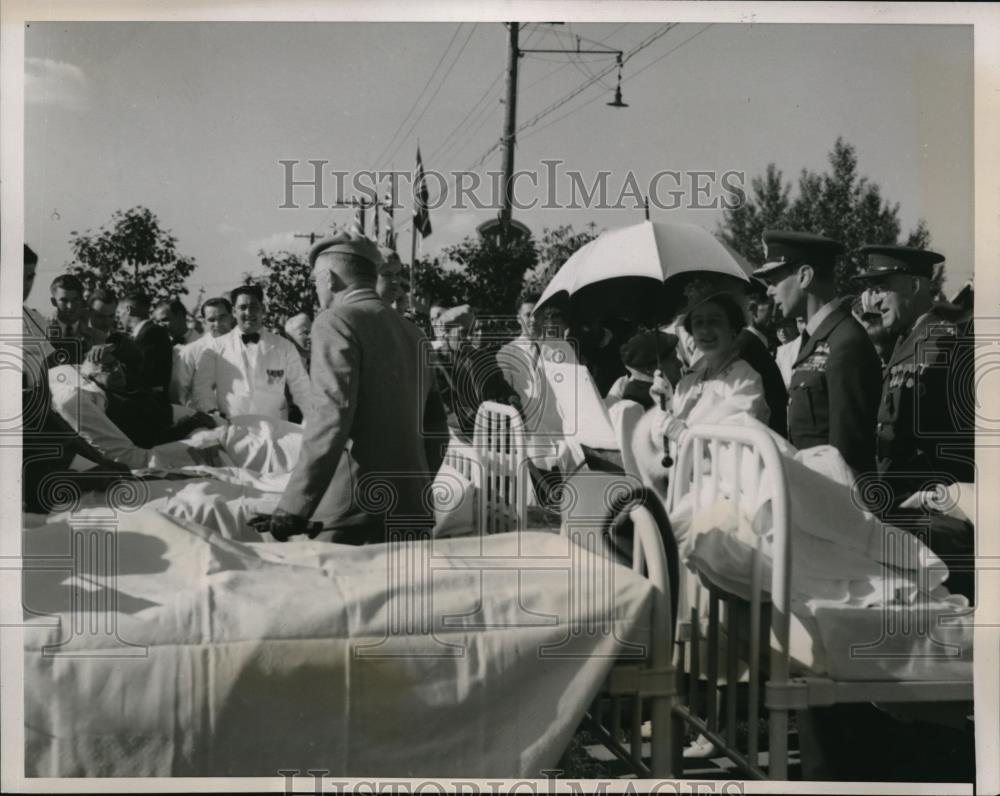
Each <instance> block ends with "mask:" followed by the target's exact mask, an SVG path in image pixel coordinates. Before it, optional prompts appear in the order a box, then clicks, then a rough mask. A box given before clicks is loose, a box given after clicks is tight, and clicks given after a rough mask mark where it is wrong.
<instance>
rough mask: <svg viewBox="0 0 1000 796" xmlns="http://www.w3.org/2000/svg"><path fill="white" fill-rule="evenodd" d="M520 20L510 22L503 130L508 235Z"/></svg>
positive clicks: (503, 224) (503, 225)
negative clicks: (505, 110) (505, 111)
mask: <svg viewBox="0 0 1000 796" xmlns="http://www.w3.org/2000/svg"><path fill="white" fill-rule="evenodd" d="M520 27H521V25H520V23H519V22H508V23H507V31H508V34H509V39H508V48H507V113H506V117H505V119H504V130H503V204H502V205H501V207H500V234H501V235H506V234H507V230H508V228H509V227H510V219H511V215H512V211H513V204H514V145H515V140H514V137H515V135H516V128H517V62H518V59H519V58H520V57H521V52H520V50H519V49H518V46H517V45H518V41H517V39H518V33H519V30H520Z"/></svg>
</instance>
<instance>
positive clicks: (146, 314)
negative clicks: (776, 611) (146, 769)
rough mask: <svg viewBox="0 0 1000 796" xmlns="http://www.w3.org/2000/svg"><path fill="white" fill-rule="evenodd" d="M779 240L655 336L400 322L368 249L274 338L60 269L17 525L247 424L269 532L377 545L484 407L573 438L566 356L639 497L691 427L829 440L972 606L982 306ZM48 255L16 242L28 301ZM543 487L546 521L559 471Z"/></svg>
mask: <svg viewBox="0 0 1000 796" xmlns="http://www.w3.org/2000/svg"><path fill="white" fill-rule="evenodd" d="M765 244H766V251H767V258H766V262H765V263H764V264H763V265H762V266H761V267H759V268H758V269H757V270H756V271H754V273H753V277H752V279H750V281H749V283H747V282H745V281H742V280H734V278H732V277H723V276H721V275H716V274H708V273H705V274H698V275H697V277H696V278H692V279H689V280H687V282H686V283H685V284H684V285H683V288H682V290H683V294H684V306H683V310H682V312H681V313H680V314H679V315H678V316H677V317H676V318H675V319H674V320H673V321H672V322H670V323H668V324H665V325H662V326H658V327H645V328H639V327H638V326H636V325H635V324H634V323H632V322H630V321H628V320H625V319H622V318H610V317H605V318H592V317H588V318H579V317H575V316H574V314H573V311H572V308H571V306H570V307H564V306H556V305H544V306H541V307H540V306H539V295H538V294H537V293H531V292H527V293H524V294H523V295H522V296H521V297H520V298H519V300H518V303H517V306H516V307H512V308H511V310H512V313H511V315H510V316H508V317H506V318H505V319H501V322H499V323H498V322H497V319H495V318H493V319H491V321H490V323H489V324H487V323H484V322H483V319H481V318H477V313H476V311H475V308H473V307H471V306H469V305H460V306H443V305H440V304H434V305H431V306H430V307H429V311H428V313H427V314H426V316H424V315H422V314H421V313H420V312H419V311H418V310H415V309H413V308H411V306H410V302H409V291H408V289H407V286H406V285H405V282H404V271H403V266H402V264H401V263H400V261H399V258H398V256H397V255H396V254H395V253H394V252H392V251H389V250H387V249H381V248H379V247H378V246H376V244H375V243H374V242H372V241H371V240H370V239H368V238H366V237H365V236H364V235H362V234H361V233H358V232H355V231H344V232H340V233H337V234H336V235H334V236H333V237H331V238H328V239H326V240H323V241H320V242H319V243H317V244H316V245H315V246H314V247H313V249H312V250H311V252H310V255H309V265H310V268H311V269H312V279H313V283H314V287H315V291H316V295H317V297H318V300H319V306H320V312H319V314H318V315H317V316H316V317H315V319H313V318H311V317H310V316H309V315H308V314H306V313H297V314H293V315H292V316H291V317H289V318H287V319H283V322H282V323H281V328H280V329H274V330H271V329H267V328H265V327H264V318H265V296H264V293H263V291H262V290H261V288H260V287H259V286H256V285H252V284H251V285H247V284H244V285H238V286H236V287H234V288H233V289H232V290H231V291H230V292H229V293H228V294H227V295H225V296H217V297H213V298H209V299H208V300H205V301H203V302H202V303H201V305H200V306H199V307H198V309H197V317H192V315H191V314H190V313H189V312H188V310H187V308H186V307H185V306H184V304H183V303H182V302H181V301H180V300H179V299H173V300H169V301H161V302H153V301H151V300H150V298H149V297H148V296H146V295H144V294H143V293H141V292H138V291H134V292H128V293H126V294H124V295H121V296H118V295H115V294H114V293H113V292H112V291H110V290H108V289H106V288H102V287H97V288H95V289H92V290H90V291H87V290H85V288H84V286H83V284H82V283H81V282H80V281H79V280H78V279H77V278H76V277H74V276H73V275H71V274H62V275H60V276H58V277H56V278H55V279H54V280H53V281H52V283H51V284H50V286H49V292H50V300H51V301H50V303H51V306H52V313H51V317H48V318H45V317H43V316H42V315H41V314H40V313H37V312H36V311H34V310H31V309H28V308H27V307H25V310H24V330H25V331H24V368H23V399H24V403H23V406H24V418H25V419H24V468H23V483H24V493H23V494H24V508H25V510H27V511H32V512H39V511H41V512H44V511H46V500H45V497H44V492H45V488H46V483H47V482H48V481H50V480H51V479H52V478H53V477H63V478H67V477H68V478H72V477H73V475H74V474H83V475H86V477H87V480H86V485H85V488H88V489H94V488H100V485H101V483H102V479H108V478H119V477H123V476H124V475H125V474H127V473H130V472H132V471H134V470H136V469H142V468H144V467H147V466H148V465H149V462H150V460H151V459H150V456H149V452H150V451H151V450H153V449H155V448H156V447H157V446H159V445H163V444H166V443H171V442H175V441H177V440H182V439H185V438H187V437H188V436H189V435H191V434H192V433H194V432H197V431H198V430H200V429H213V428H217V427H219V426H223V425H225V424H226V423H228V422H229V421H231V420H232V419H233V418H237V417H240V416H245V415H254V416H262V417H265V418H269V419H272V420H275V421H288V422H292V423H297V424H300V426H301V433H302V448H301V453H300V454H299V457H298V462H297V464H296V465H295V468H294V470H293V471H292V472H291V474H290V476H289V480H288V484H287V487H286V488H285V491H284V493H283V494H282V496H281V499H280V501H279V502H278V503H277V508H276V509H275V511H274V512H273V514H270V515H266V516H264V517H260V518H258V520H259V521H258V522H257V524H256V526H255V527H257V529H258V530H260V531H262V532H268V533H270V534H271V536H272V538H274V539H276V540H279V541H287V540H288V539H290V538H291V537H293V536H296V535H300V534H307V535H309V536H310V537H314V536H315V535H316V534H317V533H318V532H319V531H320V530H326V531H331V530H332V532H333V535H332V536H331V537H327V538H332V539H333V540H334V541H339V542H344V543H349V544H364V543H372V542H380V541H384V540H385V539H386V538H387V533H388V531H389V528H390V515H392V516H394V517H396V518H400V517H401V518H403V519H404V520H405V523H404V524H405V525H406V527H407V529H408V532H410V533H416V534H418V535H419V534H422V533H429V532H430V529H431V525H432V523H433V507H432V506H431V505H429V504H428V500H427V497H426V495H427V493H428V487H429V485H430V483H431V481H432V479H433V477H434V474H435V473H437V472H438V470H439V468H440V467H441V465H442V462H443V461H444V458H445V453H446V449H447V446H448V445H449V444H453V443H454V442H456V441H458V442H468V441H469V440H470V438H471V437H472V435H473V434H474V431H475V422H476V414H477V411H478V409H479V407H480V405H481V404H482V403H483V402H485V401H496V402H500V403H505V404H508V405H511V406H514V407H516V408H517V409H518V410H519V412H520V414H521V416H522V418H523V420H524V427H525V431H526V433H527V435H528V436H529V437H530V438H531V439H532V440H533V441H536V442H537V441H539V440H541V441H542V442H544V441H546V440H549V441H556V440H559V439H560V438H562V437H563V435H564V431H565V429H566V423H567V417H566V408H565V407H564V406H560V404H559V401H558V400H557V399H556V398H555V397H554V396H553V391H552V385H551V384H550V383H549V381H548V377H547V375H546V369H545V365H546V362H547V361H548V360H551V359H552V358H553V357H557V358H558V357H561V358H565V357H567V356H569V357H570V358H575V360H576V362H577V363H578V364H579V365H580V366H581V370H582V371H584V372H585V373H586V374H587V377H588V378H589V380H590V382H591V383H592V385H593V389H594V390H596V391H597V393H598V394H599V396H600V400H601V401H602V402H603V405H604V407H605V408H606V409H607V410H608V415H609V416H610V417H612V418H614V417H617V416H619V415H618V414H617V413H616V412H615V411H614V408H615V407H616V406H617V407H618V408H621V407H624V406H627V405H630V404H634V405H635V406H637V407H639V411H641V413H642V417H641V420H640V421H639V423H638V424H637V425H636V426H635V430H634V435H633V437H632V450H631V453H632V454H633V455H634V457H635V458H636V459H637V460H638V461H639V462H640V464H641V465H642V466H646V467H649V468H650V469H651V472H649V473H647V475H648V476H649V478H648V479H647V482H648V483H650V484H654V485H655V484H658V483H663V482H665V479H666V478H667V477H669V465H670V454H671V452H672V451H673V450H675V449H676V445H677V444H678V443H679V442H680V441H681V440H682V439H683V436H684V434H685V432H686V429H688V428H690V427H691V426H693V425H696V424H699V423H711V422H719V421H720V420H722V419H725V420H727V421H729V422H732V421H733V420H734V419H737V420H738V419H739V418H741V417H742V418H748V419H753V420H755V421H759V422H761V423H763V424H765V425H767V426H768V427H769V428H770V429H771V430H772V431H773V432H774V433H775V434H777V435H780V436H781V437H782V438H784V439H785V440H787V441H788V443H790V444H791V445H792V446H794V447H795V448H796V449H799V450H801V449H806V448H814V447H816V446H831V447H832V448H833V449H835V450H836V451H837V453H838V454H839V456H840V457H842V460H843V462H844V463H845V466H846V467H849V468H850V471H851V473H852V474H853V476H854V477H855V478H856V484H857V492H858V494H859V495H860V499H861V500H866V501H870V505H869V508H870V510H871V511H872V512H874V513H876V514H878V515H879V516H880V517H881V518H883V519H884V520H885V521H886V522H889V523H891V524H893V525H896V526H899V527H904V528H913V529H914V532H917V533H920V534H922V538H923V541H924V542H925V543H926V544H927V545H928V546H929V547H930V548H931V549H932V550H933V551H934V552H935V553H937V554H938V555H939V556H940V557H941V558H942V559H943V560H944V561H945V562H946V563H947V564H948V566H949V569H950V578H949V580H948V582H947V586H948V588H949V589H950V590H951V591H952V592H953V593H961V594H964V595H966V596H967V597H968V598H969V599H970V600H972V599H973V598H974V585H973V578H972V569H973V567H972V555H973V553H974V528H973V525H972V522H971V520H970V519H969V518H968V517H962V516H960V515H956V513H955V512H953V511H947V510H935V504H934V503H933V501H932V500H931V496H932V493H934V490H939V491H940V489H941V488H943V487H948V486H950V485H953V484H973V483H974V481H975V478H974V469H975V468H974V416H975V411H974V404H973V403H972V402H973V400H974V388H973V376H974V366H973V359H972V357H973V346H974V334H973V329H972V322H971V309H970V308H968V307H966V308H957V307H955V306H954V305H948V304H944V303H941V302H940V301H937V297H936V295H935V291H934V276H935V269H936V268H938V267H940V264H941V263H942V262H943V260H944V258H943V257H942V256H941V255H939V254H936V253H934V252H930V251H926V250H919V249H914V248H907V247H902V246H866V247H864V248H862V249H861V250H860V251H859V252H858V255H859V256H860V257H861V258H862V259H863V261H864V262H865V264H866V267H865V269H864V270H863V271H862V273H860V274H859V275H858V276H857V277H856V282H855V284H856V285H857V288H858V290H857V295H855V296H852V297H843V296H840V295H839V294H838V290H837V284H836V279H835V271H836V266H837V264H838V261H839V259H840V258H841V257H842V256H843V255H844V254H845V250H844V247H843V246H842V245H841V244H840V243H838V242H836V241H833V240H830V239H828V238H825V237H822V236H818V235H813V234H806V233H799V232H794V231H769V232H767V233H765ZM37 261H38V258H37V256H36V254H35V253H34V252H33V251H32V250H31V249H30V248H29V247H28V246H25V249H24V268H25V270H24V275H25V279H24V299H25V300H27V298H28V295H29V293H30V292H31V290H32V286H33V282H34V273H35V267H36V265H37ZM67 367H68V368H71V369H72V373H74V374H78V378H79V380H80V384H81V385H83V387H82V388H81V392H80V396H82V397H80V398H77V399H76V400H77V405H76V406H75V407H73V409H72V411H69V412H67V411H65V410H64V407H62V405H61V404H60V403H59V401H57V400H55V399H54V398H53V391H54V390H55V389H56V388H58V387H59V383H61V382H62V381H64V380H65V377H66V368H67ZM571 421H572V422H573V423H574V424H575V425H577V426H579V425H584V424H586V423H587V422H588V418H586V417H575V418H572V419H571ZM644 453H648V454H649V455H648V456H644ZM585 455H586V458H587V464H588V465H591V466H593V467H598V468H602V469H604V468H608V467H610V468H611V469H616V468H617V469H620V468H621V467H622V466H623V464H622V452H621V451H617V452H616V451H610V450H603V451H602V450H586V451H585ZM191 457H192V463H201V462H200V460H199V458H198V455H197V451H196V450H194V449H193V450H192V453H191ZM644 462H645V464H643V463H644ZM649 462H652V464H651V465H650V464H648V463H649ZM658 468H659V469H660V470H662V472H659V471H657V469H658ZM654 471H656V472H654ZM532 474H533V477H534V478H535V482H534V485H535V490H536V492H537V493H538V498H539V501H540V502H541V503H542V504H545V502H546V501H545V492H546V491H547V490H548V489H549V488H550V486H551V483H552V481H551V480H550V476H552V475H553V472H545V473H542V472H539V471H538V468H537V467H535V468H533V470H532ZM554 474H555V476H556V478H557V479H558V476H559V473H558V472H555V473H554ZM386 489H387V490H388V494H389V495H390V496H391V499H388V500H387V499H385V494H386V493H385V490H386ZM379 490H382V492H380V491H379ZM379 495H381V497H379ZM872 495H874V496H876V498H877V499H873V498H871V496H872ZM936 505H937V508H938V509H940V504H939V503H938V504H936ZM859 718H860V720H868V719H870V718H871V717H870V716H861V717H859V716H858V715H856V712H851V710H848V711H847V713H845V714H844V717H841V718H838V717H837V716H833V717H832V718H831V717H827V719H828V720H825V721H821V722H818V723H817V724H816V726H815V727H814V728H813V729H812V730H811V731H810V730H808V729H806V726H805V725H803V743H809V741H808V740H806V739H807V738H814V739H815V738H816V737H817V736H822V734H823V733H830V732H838V731H841V730H843V728H844V727H845V726H848V725H850V726H854V725H856V723H857V721H858V720H859ZM845 721H846V722H847V723H846V724H845ZM838 728H839V729H838ZM810 732H811V733H812V735H810ZM827 740H829V739H827ZM818 743H819V746H820V747H823V746H824V742H823V741H822V739H821V740H820V741H819V742H818ZM840 745H842V744H840V743H839V742H833V741H831V742H830V743H828V744H825V746H827V747H829V748H837V747H838V746H840ZM819 771H820V773H822V769H819Z"/></svg>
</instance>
